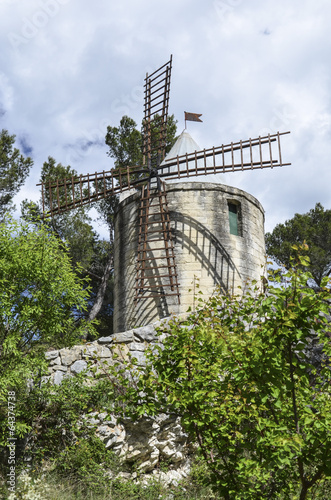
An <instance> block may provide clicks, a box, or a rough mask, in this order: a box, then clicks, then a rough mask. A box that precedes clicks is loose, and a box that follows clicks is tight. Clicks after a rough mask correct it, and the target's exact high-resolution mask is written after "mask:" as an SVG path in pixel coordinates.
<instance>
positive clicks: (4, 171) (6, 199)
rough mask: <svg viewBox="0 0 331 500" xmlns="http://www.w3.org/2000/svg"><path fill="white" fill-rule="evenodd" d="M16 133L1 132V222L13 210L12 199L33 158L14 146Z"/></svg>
mask: <svg viewBox="0 0 331 500" xmlns="http://www.w3.org/2000/svg"><path fill="white" fill-rule="evenodd" d="M14 143H15V135H9V134H8V131H7V130H2V131H1V133H0V222H1V221H2V219H3V217H4V215H5V213H6V212H8V211H10V210H13V208H14V207H13V206H12V199H13V197H14V195H15V194H16V193H17V192H18V190H19V189H20V187H21V186H22V185H23V183H24V181H25V179H26V177H27V175H28V173H29V170H30V168H31V167H32V165H33V161H32V160H31V158H24V156H23V155H21V153H20V151H19V150H18V149H17V148H14V147H13V146H14Z"/></svg>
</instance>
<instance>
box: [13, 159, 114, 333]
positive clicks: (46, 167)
mask: <svg viewBox="0 0 331 500" xmlns="http://www.w3.org/2000/svg"><path fill="white" fill-rule="evenodd" d="M72 176H73V177H76V176H77V172H76V171H75V170H74V169H72V168H71V167H70V166H66V167H64V166H63V165H62V164H61V163H58V164H56V161H55V160H54V158H51V157H49V158H48V161H47V162H44V164H43V168H42V172H41V178H40V182H47V181H51V182H55V181H56V180H57V179H64V178H71V177H72ZM48 196H49V195H48V192H47V191H46V192H45V200H44V203H45V210H46V211H47V210H48V209H49V208H50V204H49V198H48ZM67 196H68V197H69V198H70V193H68V194H67ZM22 213H23V216H24V218H27V219H30V220H31V217H32V218H34V220H36V221H37V224H40V216H41V215H42V202H41V200H40V202H39V204H35V203H31V202H30V203H29V202H28V201H27V200H25V201H24V202H23V203H22ZM43 223H44V224H46V225H47V227H49V228H50V229H51V230H52V231H54V233H55V234H56V235H57V236H58V237H59V238H60V239H61V240H63V241H65V242H66V245H67V250H68V253H69V255H70V258H71V262H72V264H73V266H74V269H75V271H76V272H78V273H79V275H80V276H81V277H83V278H85V277H88V278H89V299H88V303H87V308H86V310H85V311H81V313H80V314H81V316H82V317H85V318H88V317H89V315H90V311H91V309H92V308H93V305H94V304H95V302H96V299H97V296H98V291H99V289H100V283H101V282H102V280H103V277H104V275H105V273H106V274H107V276H106V281H107V284H106V286H105V289H104V293H103V296H102V297H101V299H100V308H99V310H98V320H99V324H98V326H97V330H98V333H99V336H102V335H109V334H110V333H112V304H113V278H112V275H111V271H112V266H110V265H109V261H110V260H111V261H112V253H113V245H112V238H111V241H106V240H104V239H101V238H100V237H99V235H98V234H97V232H96V231H95V230H94V229H93V226H92V219H91V217H89V215H88V211H87V210H86V209H85V208H77V209H75V210H72V211H69V212H66V213H64V214H54V215H53V217H52V218H51V217H49V218H47V219H45V220H44V221H43ZM111 232H112V231H111ZM92 319H94V318H92Z"/></svg>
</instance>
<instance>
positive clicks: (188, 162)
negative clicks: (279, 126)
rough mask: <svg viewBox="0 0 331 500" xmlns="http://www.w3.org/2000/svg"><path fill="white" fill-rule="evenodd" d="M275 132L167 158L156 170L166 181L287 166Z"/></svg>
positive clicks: (281, 133)
mask: <svg viewBox="0 0 331 500" xmlns="http://www.w3.org/2000/svg"><path fill="white" fill-rule="evenodd" d="M289 133H290V132H277V133H276V134H272V135H271V134H268V135H266V136H264V137H261V136H260V137H258V138H255V139H248V140H246V141H239V142H231V144H226V145H222V146H219V147H212V148H209V149H202V150H200V151H195V152H193V153H187V154H185V155H181V156H177V157H175V158H167V159H166V160H165V161H164V162H163V164H162V165H160V167H159V169H158V174H159V177H162V178H166V179H167V180H172V179H179V178H182V177H191V176H199V175H208V174H217V173H226V172H237V171H242V170H254V169H260V168H274V167H282V166H288V165H291V164H290V163H283V160H282V153H281V144H280V136H282V135H285V134H289Z"/></svg>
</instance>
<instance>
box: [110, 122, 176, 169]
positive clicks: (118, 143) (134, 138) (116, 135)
mask: <svg viewBox="0 0 331 500" xmlns="http://www.w3.org/2000/svg"><path fill="white" fill-rule="evenodd" d="M176 123H177V122H176V120H175V118H174V115H170V116H169V117H168V123H167V136H166V148H165V152H166V153H168V152H169V151H170V149H171V148H172V146H173V145H174V143H175V140H176V131H177V126H176ZM136 127H137V124H136V122H135V121H134V120H133V119H132V118H129V117H128V116H123V117H122V118H121V121H120V125H119V127H110V126H108V127H107V135H106V144H107V146H109V152H108V155H109V156H110V157H111V158H114V159H115V167H116V168H123V167H134V166H136V165H140V166H142V165H143V163H144V159H143V155H142V143H143V139H142V134H141V132H140V131H139V130H138V129H137V128H136ZM159 128H160V117H158V116H156V118H155V122H153V123H152V130H151V133H152V139H154V140H155V141H158V138H159V133H158V130H159Z"/></svg>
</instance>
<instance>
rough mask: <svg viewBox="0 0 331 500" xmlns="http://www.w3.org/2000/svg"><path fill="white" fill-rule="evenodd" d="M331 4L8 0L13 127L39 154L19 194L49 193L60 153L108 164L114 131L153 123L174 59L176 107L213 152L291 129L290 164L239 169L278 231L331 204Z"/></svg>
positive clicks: (0, 96) (0, 113) (0, 29)
mask: <svg viewBox="0 0 331 500" xmlns="http://www.w3.org/2000/svg"><path fill="white" fill-rule="evenodd" d="M330 26H331V3H330V2H329V1H327V0H300V1H299V0H291V1H290V2H289V1H288V0H264V1H263V2H261V1H259V0H250V1H249V2H247V1H244V0H213V1H212V0H210V1H209V0H205V1H204V2H202V1H201V0H181V1H178V0H176V1H175V0H167V1H164V0H159V1H158V2H152V1H150V0H140V1H139V2H137V1H134V0H121V1H120V2H119V1H116V2H115V1H113V0H96V1H95V2H90V1H88V0H25V1H24V2H22V1H19V0H2V1H1V3H0V43H1V52H0V128H5V129H8V131H9V132H10V133H11V134H16V136H17V145H18V146H19V147H20V148H21V149H22V151H24V152H25V153H26V154H29V155H30V156H32V158H33V160H34V167H33V171H32V173H31V176H30V178H29V179H28V181H27V182H26V184H25V186H24V188H23V189H22V190H21V192H20V194H19V195H18V196H17V199H16V203H17V205H19V203H20V200H22V199H24V198H29V199H38V197H39V192H38V188H37V187H36V183H37V182H38V180H39V176H40V170H41V166H42V164H43V162H44V161H46V160H47V158H48V156H53V157H54V158H55V159H56V161H57V162H61V163H62V164H64V165H67V164H70V165H71V166H72V167H73V168H75V169H76V170H77V171H78V172H79V173H87V172H94V171H99V170H104V169H105V170H108V169H110V168H111V167H112V160H111V159H110V158H109V157H108V156H107V154H106V153H107V148H106V146H105V144H104V136H105V133H106V127H107V125H113V126H116V125H118V123H119V121H120V119H121V117H122V115H123V114H128V115H129V116H131V117H132V118H134V119H135V120H136V122H137V123H138V124H140V122H141V119H142V109H143V100H142V99H143V95H142V84H143V80H144V77H145V74H146V72H151V71H153V70H154V69H156V68H158V67H159V66H161V65H162V64H163V63H165V62H166V61H167V60H168V59H169V56H170V54H173V71H172V83H171V94H170V108H169V111H170V113H174V114H175V117H176V118H177V119H178V132H179V133H180V132H181V131H182V130H183V128H184V110H185V111H191V112H194V113H202V115H203V116H202V119H203V123H193V122H189V123H188V131H189V132H190V134H191V135H192V137H193V138H194V139H195V141H196V142H197V143H198V144H199V145H200V146H201V147H210V146H213V145H214V146H218V145H221V144H222V143H225V144H227V143H229V142H231V141H237V140H240V139H243V140H244V139H248V138H249V137H257V136H258V135H260V134H261V135H264V134H266V133H269V132H270V133H274V132H277V131H278V130H279V131H287V130H291V134H290V135H287V136H285V137H284V138H283V141H282V143H283V156H284V159H286V160H287V161H290V162H292V166H291V167H286V168H282V169H273V170H262V171H255V172H247V173H242V174H239V173H238V174H228V175H227V177H226V182H227V183H228V184H230V185H233V186H236V187H239V188H241V189H245V190H247V191H248V192H249V193H251V194H252V195H254V196H256V197H257V198H258V199H259V200H260V202H261V203H262V205H263V206H264V208H265V211H266V230H268V231H270V230H272V229H273V227H274V226H275V225H276V224H277V223H278V222H284V221H285V220H286V219H289V218H291V217H292V216H293V215H294V213H304V212H306V211H308V210H310V209H311V208H313V207H314V206H315V203H316V202H321V203H322V204H323V205H324V207H325V208H331V189H330V185H331V169H330V157H331V147H330V144H331V143H330V139H331V99H330V97H331V81H330V80H331V64H330V60H331V37H330Z"/></svg>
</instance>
